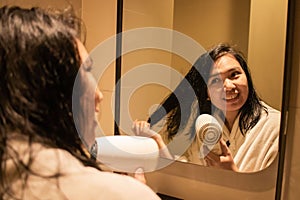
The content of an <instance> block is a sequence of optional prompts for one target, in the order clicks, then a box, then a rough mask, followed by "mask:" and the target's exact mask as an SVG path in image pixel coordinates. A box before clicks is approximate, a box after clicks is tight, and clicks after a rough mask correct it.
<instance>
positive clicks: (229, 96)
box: [225, 90, 238, 100]
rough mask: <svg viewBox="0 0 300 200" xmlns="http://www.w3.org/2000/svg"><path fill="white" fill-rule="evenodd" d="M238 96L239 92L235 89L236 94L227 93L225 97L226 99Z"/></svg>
mask: <svg viewBox="0 0 300 200" xmlns="http://www.w3.org/2000/svg"><path fill="white" fill-rule="evenodd" d="M237 96H238V93H237V91H236V90H235V91H234V94H230V95H227V96H226V98H225V100H231V99H234V98H236V97H237Z"/></svg>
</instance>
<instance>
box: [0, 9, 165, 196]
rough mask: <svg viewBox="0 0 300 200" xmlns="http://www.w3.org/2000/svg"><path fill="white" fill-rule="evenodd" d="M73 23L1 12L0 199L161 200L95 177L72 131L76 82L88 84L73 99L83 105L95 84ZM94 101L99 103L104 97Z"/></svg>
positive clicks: (141, 188) (63, 17)
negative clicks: (82, 102) (77, 96)
mask: <svg viewBox="0 0 300 200" xmlns="http://www.w3.org/2000/svg"><path fill="white" fill-rule="evenodd" d="M78 22H79V21H78V20H76V19H75V18H74V17H72V15H69V13H61V14H59V13H55V14H54V13H48V12H45V11H43V10H41V9H39V8H32V9H22V8H18V7H2V8H0V63H1V66H0V73H1V79H0V91H1V98H0V157H1V161H0V162H1V163H0V171H1V176H0V199H39V198H41V199H141V198H143V199H159V198H158V196H157V195H156V194H155V193H154V192H153V191H152V190H151V189H150V188H149V187H147V186H146V185H145V184H142V183H140V182H139V181H137V180H135V179H133V178H132V177H129V176H123V175H119V174H114V173H110V172H102V171H100V168H99V166H98V163H96V161H95V160H94V159H91V157H90V155H89V153H88V152H87V151H86V149H85V147H84V145H83V142H82V141H81V139H80V137H79V134H78V133H77V131H76V127H75V124H74V119H73V118H74V112H73V111H72V92H73V86H74V81H75V79H76V76H77V74H78V75H79V77H78V78H79V80H81V81H82V83H83V82H85V83H86V84H87V85H84V86H83V87H82V88H80V89H81V90H80V91H74V92H76V93H78V94H77V95H79V93H80V94H81V95H82V97H87V95H86V93H87V92H90V89H89V88H93V89H95V83H96V82H95V80H93V79H91V77H92V75H91V73H90V72H89V71H90V68H91V65H90V64H91V62H87V57H88V54H87V52H86V50H85V48H84V46H83V44H82V43H81V42H80V41H79V40H78V39H77V38H78V36H79V35H78V33H79V32H78V30H79V28H80V26H79V24H78ZM83 61H84V65H83V67H80V65H81V64H82V63H83ZM83 79H84V80H83ZM93 92H95V90H94V91H93ZM88 96H89V98H90V97H91V95H88ZM94 97H95V98H94ZM92 99H93V101H95V100H96V102H98V103H99V102H100V101H101V99H102V94H101V92H100V91H97V92H96V94H95V95H93V96H92ZM81 100H83V99H80V101H81ZM96 105H97V104H96ZM78 109H80V108H78ZM96 111H98V109H96ZM94 112H95V110H94V111H93V112H92V113H93V114H95V113H94ZM75 120H77V119H75ZM92 128H94V127H92ZM92 128H91V129H92ZM84 133H86V132H84ZM93 133H94V132H91V133H90V134H91V136H86V137H85V139H86V140H85V143H86V144H87V145H89V143H90V138H93V139H94V137H93ZM124 191H126V192H124Z"/></svg>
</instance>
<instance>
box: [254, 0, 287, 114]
mask: <svg viewBox="0 0 300 200" xmlns="http://www.w3.org/2000/svg"><path fill="white" fill-rule="evenodd" d="M286 13H287V0H264V1H261V0H251V16H250V30H249V47H248V64H249V67H250V69H251V72H252V77H253V81H254V84H255V86H256V88H257V90H258V93H259V94H260V96H261V97H262V99H263V100H264V101H266V102H267V103H268V104H270V105H271V106H273V107H275V108H277V109H279V110H280V109H281V100H282V86H283V66H284V56H285V53H284V52H285V35H286V33H285V32H286V19H287V14H286Z"/></svg>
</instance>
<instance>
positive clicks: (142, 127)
mask: <svg viewBox="0 0 300 200" xmlns="http://www.w3.org/2000/svg"><path fill="white" fill-rule="evenodd" d="M132 131H133V132H134V134H135V135H136V136H143V137H150V138H152V139H153V140H154V141H155V142H156V143H157V145H158V148H159V153H160V156H161V157H164V158H168V159H173V156H172V155H171V154H170V152H169V150H168V148H167V146H166V144H165V142H164V141H163V139H162V137H161V135H160V134H158V133H156V132H155V131H153V130H151V129H150V124H149V123H148V122H146V121H138V120H135V121H134V122H133V124H132Z"/></svg>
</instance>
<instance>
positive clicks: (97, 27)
mask: <svg viewBox="0 0 300 200" xmlns="http://www.w3.org/2000/svg"><path fill="white" fill-rule="evenodd" d="M116 2H117V1H111V0H97V1H93V2H91V1H89V0H82V19H83V21H84V23H85V25H86V31H87V38H86V39H87V40H86V47H87V49H88V51H89V52H90V53H91V54H93V53H94V52H97V51H99V49H100V50H101V48H103V45H102V44H103V43H104V42H105V41H107V40H109V39H110V38H111V37H113V36H114V35H115V34H116V15H117V5H116ZM112 40H113V39H112ZM104 51H106V53H107V54H109V55H115V51H116V50H115V43H114V42H112V43H111V44H110V45H109V47H107V48H105V49H104ZM96 54H97V53H96ZM93 59H94V61H95V62H94V68H97V67H103V68H105V72H104V73H103V74H102V75H101V76H99V77H95V78H96V79H97V81H98V83H99V88H100V90H101V92H102V93H103V96H104V99H103V102H102V103H101V114H100V116H99V125H100V127H101V129H102V133H103V134H106V135H113V132H114V121H113V113H114V109H113V107H112V106H111V101H112V94H113V87H114V81H115V70H114V69H115V63H114V62H113V61H112V62H111V63H108V64H107V65H105V66H99V64H98V62H96V60H97V56H96V58H93ZM100 59H101V58H100ZM100 62H101V61H100Z"/></svg>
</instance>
